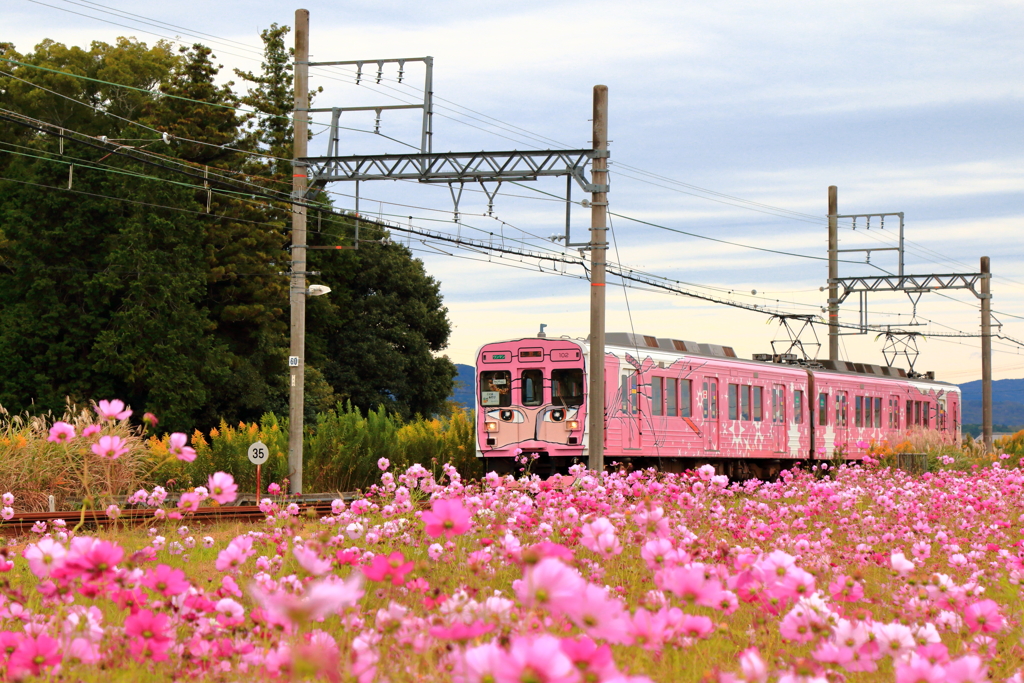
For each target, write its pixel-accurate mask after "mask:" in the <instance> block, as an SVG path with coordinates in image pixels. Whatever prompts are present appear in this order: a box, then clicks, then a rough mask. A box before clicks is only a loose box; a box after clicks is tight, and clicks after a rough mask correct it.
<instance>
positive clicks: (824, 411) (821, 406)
mask: <svg viewBox="0 0 1024 683" xmlns="http://www.w3.org/2000/svg"><path fill="white" fill-rule="evenodd" d="M818 425H820V426H822V427H825V426H826V425H828V394H825V393H821V394H818Z"/></svg>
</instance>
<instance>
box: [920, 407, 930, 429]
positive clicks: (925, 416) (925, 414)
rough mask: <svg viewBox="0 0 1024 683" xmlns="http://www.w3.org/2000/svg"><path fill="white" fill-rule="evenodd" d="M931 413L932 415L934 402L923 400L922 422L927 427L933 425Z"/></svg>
mask: <svg viewBox="0 0 1024 683" xmlns="http://www.w3.org/2000/svg"><path fill="white" fill-rule="evenodd" d="M931 415H932V402H931V401H922V402H921V424H922V425H924V428H925V429H929V428H930V427H931Z"/></svg>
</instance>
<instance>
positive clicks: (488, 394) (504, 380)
mask: <svg viewBox="0 0 1024 683" xmlns="http://www.w3.org/2000/svg"><path fill="white" fill-rule="evenodd" d="M511 389H512V373H511V372H509V371H508V370H487V371H484V372H481V373H480V405H482V406H488V407H490V406H496V407H498V408H506V407H508V406H510V405H512V392H511Z"/></svg>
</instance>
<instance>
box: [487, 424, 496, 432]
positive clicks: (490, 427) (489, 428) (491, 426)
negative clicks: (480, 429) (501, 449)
mask: <svg viewBox="0 0 1024 683" xmlns="http://www.w3.org/2000/svg"><path fill="white" fill-rule="evenodd" d="M484 428H485V429H486V430H487V431H489V432H496V431H498V423H497V422H485V423H484Z"/></svg>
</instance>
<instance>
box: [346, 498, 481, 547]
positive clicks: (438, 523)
mask: <svg viewBox="0 0 1024 683" xmlns="http://www.w3.org/2000/svg"><path fill="white" fill-rule="evenodd" d="M354 507H355V505H354V504H353V508H354ZM469 518H470V514H469V510H467V509H466V508H465V507H463V505H462V501H461V500H459V499H457V498H440V499H437V500H435V501H434V502H433V503H432V504H431V506H430V512H424V513H423V516H422V519H423V521H424V522H426V525H427V526H426V532H427V536H430V537H431V538H437V537H438V536H440V535H442V534H444V535H445V536H447V537H448V538H451V537H453V536H458V535H460V534H464V533H466V532H467V531H469Z"/></svg>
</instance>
